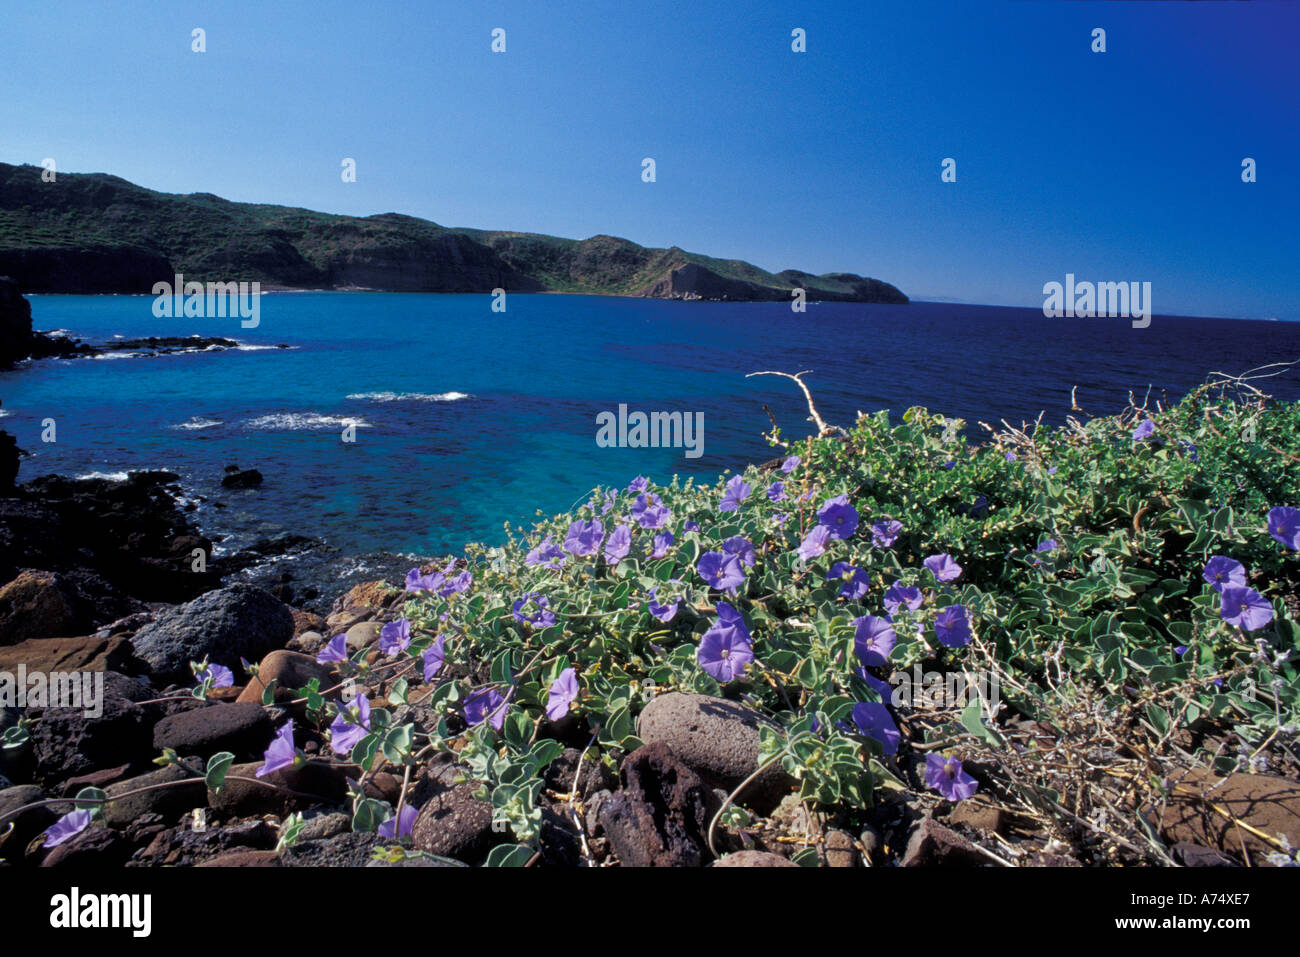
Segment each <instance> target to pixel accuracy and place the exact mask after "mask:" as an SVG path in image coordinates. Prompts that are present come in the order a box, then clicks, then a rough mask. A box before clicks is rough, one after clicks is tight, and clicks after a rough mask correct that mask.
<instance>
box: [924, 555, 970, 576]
mask: <svg viewBox="0 0 1300 957" xmlns="http://www.w3.org/2000/svg"><path fill="white" fill-rule="evenodd" d="M921 564H922V565H924V566H925V567H926V568H928V569H930V571H932V572H934V577H935V578H937V579H939V581H941V582H950V581H953V580H954V579H956V578H958V577H959V576H960V575H961V566H960V565H958V564H957V563H956V562H955V561H953V560H952V556H951V555H949V554H947V553H944V554H942V555H931V556H930V557H929V558H927V559H926V560H925V561H923V562H922V563H921Z"/></svg>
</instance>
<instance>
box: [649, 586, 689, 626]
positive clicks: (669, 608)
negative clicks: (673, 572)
mask: <svg viewBox="0 0 1300 957" xmlns="http://www.w3.org/2000/svg"><path fill="white" fill-rule="evenodd" d="M658 591H659V586H658V585H655V587H654V588H651V589H650V600H649V601H648V602H647V603H646V607H647V608H648V609H649V611H650V614H652V615H654V616H655V617H656V618H658V619H659V620H660V621H662V622H665V623H667V622H670V621H672V620H673V616H674V615H676V614H677V609H678V608H680V607H681V604H682V599H681V596H678V597H677V598H674V599H673V601H672V604H671V605H668V604H665V603H663V602H661V601H660V600H659V599H658V598H656V597H655V595H656V593H657V592H658Z"/></svg>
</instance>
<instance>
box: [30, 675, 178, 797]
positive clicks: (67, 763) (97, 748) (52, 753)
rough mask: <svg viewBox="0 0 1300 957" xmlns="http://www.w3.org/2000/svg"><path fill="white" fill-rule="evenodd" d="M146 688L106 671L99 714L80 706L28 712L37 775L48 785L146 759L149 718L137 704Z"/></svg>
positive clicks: (149, 746)
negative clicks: (31, 718) (31, 720)
mask: <svg viewBox="0 0 1300 957" xmlns="http://www.w3.org/2000/svg"><path fill="white" fill-rule="evenodd" d="M149 695H150V690H149V688H148V686H146V685H143V684H141V683H140V682H138V681H136V680H134V679H132V678H128V677H126V676H125V675H120V674H116V673H114V672H111V671H108V672H105V673H104V700H103V704H102V710H101V713H100V714H99V715H98V716H89V715H87V714H85V712H84V711H83V710H81V709H78V708H45V709H42V710H39V711H37V710H36V709H30V710H31V713H32V717H34V718H36V717H38V718H39V720H36V721H33V723H32V726H31V746H32V753H33V755H34V756H35V760H36V766H35V769H34V772H33V774H34V777H35V779H36V781H37V782H38V783H41V784H45V785H47V786H49V785H53V784H55V783H57V782H60V781H64V780H66V779H67V778H71V777H76V776H77V775H82V774H87V773H89V772H91V771H96V770H99V769H101V768H112V767H116V766H118V765H121V764H129V763H132V762H134V761H139V760H148V759H149V758H150V757H151V756H152V754H153V748H152V741H151V734H150V730H149V726H150V721H149V714H148V713H147V712H146V709H145V708H142V707H140V706H139V705H137V704H136V703H135V702H137V701H144V700H146V698H148V697H149Z"/></svg>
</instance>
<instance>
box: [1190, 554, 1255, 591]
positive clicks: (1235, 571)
mask: <svg viewBox="0 0 1300 957" xmlns="http://www.w3.org/2000/svg"><path fill="white" fill-rule="evenodd" d="M1201 577H1202V578H1204V579H1205V580H1206V581H1207V582H1209V583H1210V587H1211V588H1213V589H1214V590H1215V591H1217V592H1222V591H1223V589H1224V588H1225V587H1226V586H1228V585H1236V586H1238V587H1240V588H1245V587H1246V566H1245V565H1243V564H1242V563H1241V562H1238V561H1234V560H1233V559H1231V558H1228V557H1227V556H1226V555H1215V556H1214V557H1213V558H1211V559H1210V560H1209V561H1208V562H1206V563H1205V569H1204V570H1203V571H1202V572H1201Z"/></svg>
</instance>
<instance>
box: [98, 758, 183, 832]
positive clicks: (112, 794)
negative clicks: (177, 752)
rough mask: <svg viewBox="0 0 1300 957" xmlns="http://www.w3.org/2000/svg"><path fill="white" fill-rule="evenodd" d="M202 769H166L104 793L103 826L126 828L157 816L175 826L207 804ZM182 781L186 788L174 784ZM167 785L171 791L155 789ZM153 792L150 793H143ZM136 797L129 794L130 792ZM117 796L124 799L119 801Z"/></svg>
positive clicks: (141, 776) (116, 786)
mask: <svg viewBox="0 0 1300 957" xmlns="http://www.w3.org/2000/svg"><path fill="white" fill-rule="evenodd" d="M202 771H203V766H202V764H198V763H196V764H195V765H194V767H192V768H191V769H190V770H188V771H187V770H185V769H183V768H179V767H177V766H176V765H169V766H168V767H165V768H159V769H158V770H157V771H150V772H149V773H148V774H142V775H140V776H139V777H134V778H128V779H127V780H125V781H119V782H118V783H116V784H110V785H109V786H108V787H107V788H105V789H104V793H105V794H106V795H107V796H108V798H109V800H107V801H105V802H104V806H103V815H104V823H105V824H107V825H108V826H109V827H116V828H125V827H129V826H130V825H132V824H134V823H136V822H137V821H139V820H140V819H141V818H143V817H144V816H145V815H146V814H157V815H158V816H159V817H160V818H162V819H163V820H164V821H166V822H167V823H175V822H176V821H178V820H180V819H181V817H182V816H183V815H185V814H186V813H187V812H189V811H190V810H192V809H193V808H196V807H203V805H204V804H206V803H207V799H206V788H205V787H204V785H203V777H202ZM179 781H185V782H188V783H185V784H176V782H179ZM159 784H168V785H173V786H172V787H162V788H160V787H154V785H159ZM144 788H153V789H152V790H143V789H144ZM132 791H135V792H138V793H134V794H132V793H129V792H132ZM118 795H126V796H125V797H118Z"/></svg>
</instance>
